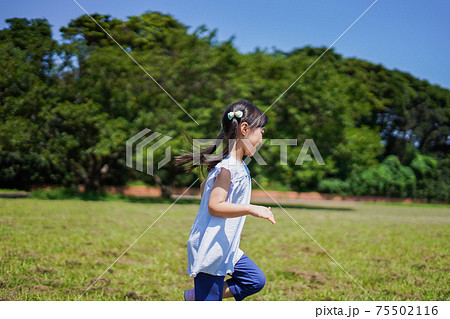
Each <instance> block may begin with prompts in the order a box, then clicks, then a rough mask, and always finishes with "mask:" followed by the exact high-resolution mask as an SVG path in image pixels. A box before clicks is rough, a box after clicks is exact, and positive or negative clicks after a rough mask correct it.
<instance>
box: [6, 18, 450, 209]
mask: <svg viewBox="0 0 450 319" xmlns="http://www.w3.org/2000/svg"><path fill="white" fill-rule="evenodd" d="M92 16H93V17H94V18H95V19H96V20H97V21H98V23H99V24H100V25H101V27H102V28H103V29H104V30H105V31H107V32H108V33H109V34H110V35H111V37H112V38H114V39H115V40H116V41H117V42H118V43H119V44H120V45H121V46H122V48H123V49H124V50H125V51H126V52H128V53H129V54H130V55H132V56H133V57H134V59H135V60H136V61H138V62H139V64H140V65H141V66H142V67H143V68H144V69H145V70H147V72H148V73H149V74H151V75H152V76H153V77H154V79H155V80H156V81H158V83H159V84H160V85H161V86H162V87H164V88H166V89H167V91H168V92H169V93H170V95H171V96H172V97H173V98H174V99H175V100H176V101H177V102H179V104H180V105H182V106H183V108H185V109H186V111H187V112H188V113H189V114H190V115H191V116H192V117H193V118H194V119H195V120H196V121H197V123H198V124H199V125H197V124H196V123H195V122H194V121H192V120H191V119H190V118H189V116H188V115H187V114H186V113H185V112H184V111H183V110H182V109H181V108H180V107H179V106H178V105H177V104H176V103H174V101H173V100H172V99H170V98H169V97H168V96H167V95H166V93H165V92H164V91H162V90H161V88H160V87H159V86H158V85H156V84H155V83H154V82H153V81H152V79H150V78H149V77H148V75H147V74H146V73H145V72H143V70H142V69H141V68H140V67H138V66H137V65H136V64H135V62H134V61H133V60H132V59H130V58H129V57H127V56H126V54H125V53H124V52H123V51H122V50H121V49H120V48H119V47H118V46H117V44H116V43H115V41H114V40H112V39H111V38H110V37H109V36H108V35H107V34H106V33H105V32H104V31H103V30H102V29H101V28H100V27H99V26H98V25H97V24H96V23H95V22H94V21H92V19H91V18H90V17H88V16H87V15H83V16H80V17H78V18H76V19H74V20H71V21H70V22H69V23H68V25H67V26H64V27H62V28H61V29H60V31H61V33H62V37H63V39H64V40H63V41H60V42H57V41H56V40H54V39H53V38H52V33H51V25H50V24H49V22H48V21H47V20H46V19H25V18H11V19H7V20H6V22H7V23H8V25H9V26H8V27H7V28H5V29H3V30H0V56H1V57H2V58H1V60H0V122H1V129H0V187H3V188H18V189H28V188H29V187H30V186H31V185H40V184H55V185H63V186H66V187H77V186H78V185H79V184H83V185H84V186H85V189H86V190H87V191H99V190H101V189H102V187H103V186H104V185H124V184H126V183H127V182H129V181H133V180H141V181H143V182H145V183H148V184H150V185H159V186H160V187H161V188H163V189H164V190H165V192H164V194H166V195H168V194H170V188H171V187H172V186H188V185H190V183H192V182H193V181H194V180H195V179H196V178H197V177H198V176H200V175H201V172H200V171H196V172H195V173H192V174H189V175H187V174H185V173H184V171H183V169H182V168H180V167H176V166H174V165H173V163H169V164H167V165H165V166H164V167H162V168H161V169H158V170H156V171H155V173H154V175H153V176H150V175H148V174H146V173H145V172H139V171H137V170H135V169H132V168H130V167H127V166H126V163H125V152H126V150H125V143H126V140H127V139H129V138H130V137H132V136H133V135H135V134H136V133H138V132H140V131H141V130H143V129H145V128H149V129H151V130H152V131H156V132H161V133H162V134H164V135H167V136H170V137H172V139H171V140H170V141H169V142H167V144H165V146H170V147H171V149H172V150H173V153H174V154H176V153H177V152H181V150H182V149H186V147H188V145H186V138H185V136H184V134H183V132H187V134H188V135H189V136H190V137H192V138H214V137H215V136H216V135H217V133H218V132H219V130H220V114H221V113H222V112H223V110H224V109H225V107H226V106H227V105H229V104H230V103H232V102H235V101H237V100H241V99H247V100H250V101H252V103H253V104H255V105H257V106H258V107H260V108H261V109H263V110H266V109H267V108H268V107H269V106H270V105H271V104H272V103H273V102H274V100H275V99H276V98H277V97H278V96H279V95H280V94H281V93H282V92H284V91H285V90H286V89H287V88H288V87H289V86H290V85H291V83H292V82H293V81H294V80H295V79H296V78H297V77H298V76H299V75H300V74H301V73H303V72H304V70H306V69H307V68H308V67H309V66H310V65H311V64H312V63H313V62H314V61H315V60H316V59H317V58H318V57H319V56H320V55H321V54H322V53H323V52H324V51H325V50H326V48H324V47H323V48H322V47H319V48H314V47H310V46H306V47H303V48H296V49H293V50H291V51H289V52H283V51H280V50H277V49H273V50H272V52H268V50H266V49H263V50H262V49H259V48H257V49H255V50H254V52H250V53H246V54H242V53H240V52H238V50H237V49H236V47H235V46H234V44H233V38H230V39H228V40H226V41H218V39H217V36H216V33H217V30H208V29H207V27H206V26H204V25H203V26H200V27H198V28H196V29H195V30H193V31H192V32H188V31H189V27H187V26H186V25H184V24H183V23H181V22H179V21H177V20H176V19H174V18H173V17H172V16H171V15H165V14H161V13H159V12H152V11H148V12H145V13H144V14H142V15H139V16H131V17H128V18H127V19H126V20H120V19H117V18H113V17H111V16H109V15H102V14H94V15H92ZM449 106H450V91H449V90H447V89H445V88H442V87H440V86H438V85H432V84H430V83H429V82H428V81H425V80H420V79H417V78H415V77H414V76H412V75H410V74H409V73H405V72H401V71H399V70H388V69H386V68H385V67H383V66H382V65H376V64H373V63H370V62H367V61H363V60H359V59H356V58H343V57H342V56H341V55H340V54H337V53H336V52H334V51H333V50H332V49H331V50H329V51H328V52H326V54H324V55H323V57H322V58H321V59H320V61H319V62H318V63H316V64H315V65H314V66H313V67H312V68H311V69H309V71H308V72H307V73H305V75H304V76H303V77H302V78H301V79H300V80H299V81H298V82H297V83H296V84H295V85H294V86H292V87H291V89H290V90H289V91H288V92H286V94H285V95H284V96H283V97H282V98H280V99H279V100H278V101H277V103H275V104H274V105H273V106H272V107H270V108H269V109H268V111H267V115H268V116H269V123H268V125H267V127H266V132H265V135H264V137H265V138H267V139H293V140H296V141H298V143H297V145H291V146H289V152H288V154H287V159H286V160H287V164H288V165H282V163H280V148H279V146H278V147H277V146H270V145H269V144H266V145H263V147H262V148H261V149H260V151H259V153H260V154H261V156H262V157H263V158H264V160H265V161H266V162H267V163H268V165H266V166H261V165H258V164H257V163H255V161H254V160H252V161H251V162H250V163H249V168H250V171H251V172H252V177H254V178H256V179H257V180H258V183H260V184H261V185H262V186H263V187H264V188H268V189H280V190H295V191H320V192H328V193H336V194H354V195H381V196H393V197H413V198H420V199H425V200H429V201H437V200H439V201H448V200H449V194H450V168H449V167H450V155H449V148H450V126H449V115H450V107H449ZM306 139H313V140H314V143H315V145H316V146H317V148H318V149H319V150H320V153H321V155H322V157H323V160H324V161H325V163H326V165H318V164H317V163H316V162H315V161H305V162H304V163H303V165H301V166H298V165H294V163H295V161H296V159H297V157H298V155H299V153H300V150H301V147H302V144H303V142H304V141H305V140H306ZM164 156H165V154H164V150H163V149H160V150H157V151H156V153H155V154H154V159H155V160H158V159H162V158H163V157H164Z"/></svg>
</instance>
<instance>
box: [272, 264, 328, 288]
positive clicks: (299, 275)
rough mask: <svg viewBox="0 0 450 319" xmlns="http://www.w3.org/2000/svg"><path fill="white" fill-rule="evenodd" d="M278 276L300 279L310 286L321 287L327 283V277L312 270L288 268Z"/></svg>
mask: <svg viewBox="0 0 450 319" xmlns="http://www.w3.org/2000/svg"><path fill="white" fill-rule="evenodd" d="M280 274H281V275H282V276H284V277H286V278H287V279H289V278H291V279H302V280H303V281H305V282H307V283H309V284H312V285H323V284H324V283H325V282H326V281H327V277H326V276H325V275H324V274H322V273H319V272H315V271H312V270H298V269H296V268H288V269H286V270H284V271H282V272H280Z"/></svg>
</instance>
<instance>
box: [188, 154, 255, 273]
mask: <svg viewBox="0 0 450 319" xmlns="http://www.w3.org/2000/svg"><path fill="white" fill-rule="evenodd" d="M222 168H226V169H228V170H229V171H230V173H231V184H230V188H229V190H228V195H227V198H226V202H229V203H235V204H249V203H250V197H251V187H252V186H251V180H250V171H249V170H248V168H247V165H246V164H245V163H244V162H242V163H241V162H240V161H238V160H237V159H236V158H235V157H233V156H231V155H228V156H227V157H226V158H224V159H223V160H222V161H221V162H220V163H218V164H217V165H216V166H215V167H214V169H212V170H211V171H210V172H209V174H208V177H207V179H206V183H205V188H204V190H203V195H202V200H201V202H200V208H199V210H198V213H197V218H196V219H195V221H194V224H193V225H192V228H191V233H190V235H189V239H188V242H187V253H188V263H189V266H188V269H187V273H188V274H189V276H191V277H195V276H196V275H197V274H198V273H199V272H205V273H208V274H211V275H215V276H225V275H226V274H232V273H233V271H234V265H235V264H236V263H237V262H238V260H239V259H240V258H241V257H242V255H243V251H242V250H241V249H239V242H240V239H241V232H242V227H244V223H245V217H246V216H241V217H234V218H222V217H214V216H211V215H210V214H209V210H208V204H209V197H210V195H211V190H212V187H213V185H214V181H215V179H216V176H217V175H219V173H220V171H221V169H222Z"/></svg>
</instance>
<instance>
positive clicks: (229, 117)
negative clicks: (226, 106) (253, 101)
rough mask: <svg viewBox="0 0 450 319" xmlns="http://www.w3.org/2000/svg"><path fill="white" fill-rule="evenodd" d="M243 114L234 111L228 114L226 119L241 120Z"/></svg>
mask: <svg viewBox="0 0 450 319" xmlns="http://www.w3.org/2000/svg"><path fill="white" fill-rule="evenodd" d="M242 115H244V113H243V112H242V111H236V112H229V113H228V119H229V120H231V119H232V118H233V117H234V116H236V117H237V118H241V117H242Z"/></svg>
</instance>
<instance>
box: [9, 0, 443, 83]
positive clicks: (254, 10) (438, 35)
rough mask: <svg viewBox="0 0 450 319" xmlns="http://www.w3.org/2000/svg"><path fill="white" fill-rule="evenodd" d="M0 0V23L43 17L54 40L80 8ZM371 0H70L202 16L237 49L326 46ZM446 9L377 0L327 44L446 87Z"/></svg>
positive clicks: (135, 11) (63, 1)
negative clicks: (15, 19) (13, 18)
mask: <svg viewBox="0 0 450 319" xmlns="http://www.w3.org/2000/svg"><path fill="white" fill-rule="evenodd" d="M0 1H1V2H0V3H1V5H0V28H5V27H7V24H6V23H5V19H7V18H12V17H25V18H29V19H30V18H46V19H47V20H48V21H49V23H50V24H52V25H53V34H54V36H53V37H54V38H55V39H58V40H59V39H61V38H60V34H59V28H60V27H61V26H64V25H67V24H68V23H69V21H70V20H71V19H74V18H77V17H78V16H80V15H82V14H84V12H83V11H82V9H81V8H80V7H78V5H77V4H76V3H75V2H74V1H73V0H40V1H36V0H14V1H6V0H0ZM374 1H375V0H339V1H338V0H309V1H305V0H297V1H293V0H291V1H286V0H278V1H277V0H271V1H264V0H259V1H255V0H247V1H235V0H227V1H213V0H209V1H207V0H191V1H181V0H164V1H160V0H157V1H148V0H147V1H145V0H128V1H123V0H89V1H88V0H77V2H78V3H79V4H80V5H81V6H83V7H84V8H85V9H86V10H87V11H88V12H89V13H95V12H97V13H102V14H110V15H111V16H113V17H116V18H120V19H126V18H127V17H128V16H131V15H139V14H142V13H143V12H145V11H147V10H151V11H159V12H162V13H167V14H171V15H172V16H174V17H175V18H176V19H177V20H178V21H180V22H182V23H183V24H185V25H187V26H190V27H191V28H190V29H189V32H192V31H193V30H194V29H195V28H196V27H198V26H200V25H202V24H205V25H206V26H207V27H208V29H211V30H212V29H217V30H218V33H217V35H218V39H219V40H221V41H223V40H227V39H229V38H230V37H231V36H233V35H234V36H235V40H234V43H235V46H236V47H237V48H238V50H239V51H240V52H242V53H245V52H251V51H253V50H254V49H255V48H256V47H259V48H261V49H263V48H267V49H268V50H269V51H271V48H272V47H276V48H277V49H280V50H283V51H290V50H292V49H294V48H301V47H304V46H306V45H311V46H314V47H318V46H326V47H328V46H329V45H331V44H332V43H333V42H334V41H335V40H336V39H337V38H338V37H339V36H340V35H341V33H342V32H344V31H345V30H346V29H347V27H348V26H349V25H350V24H351V23H352V22H353V21H354V20H356V18H357V17H358V16H359V15H360V14H361V13H362V12H364V10H366V9H367V8H368V7H369V6H370V5H371V4H372V3H373V2H374ZM449 16H450V1H443V0H378V2H377V3H375V5H374V6H373V7H372V8H371V9H370V10H369V11H368V12H367V13H366V14H365V15H364V16H363V17H362V18H361V19H360V20H359V21H358V22H357V23H356V24H355V25H354V26H353V27H352V28H351V29H350V30H349V31H348V32H347V33H346V34H345V35H344V36H343V37H342V38H341V39H340V40H339V41H338V42H337V43H336V44H335V45H334V48H335V51H336V52H337V53H340V54H342V55H343V56H344V57H356V58H359V59H363V60H366V61H370V62H373V63H377V64H382V65H384V66H385V67H386V68H388V69H398V70H401V71H404V72H408V73H411V74H412V75H414V76H415V77H418V78H420V79H426V80H428V81H429V82H430V83H432V84H438V85H440V86H442V87H446V88H450V75H449V73H448V72H449V71H450V58H449V56H450V54H449V52H450V41H449V40H450V39H449V38H450V36H449V35H450V19H449V18H448V17H449ZM118 49H119V48H118ZM318 63H320V62H318Z"/></svg>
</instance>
